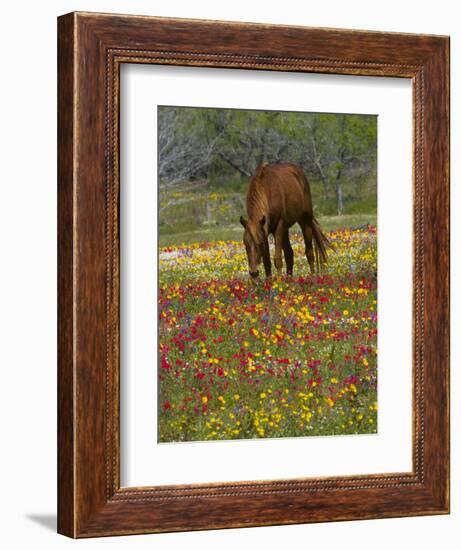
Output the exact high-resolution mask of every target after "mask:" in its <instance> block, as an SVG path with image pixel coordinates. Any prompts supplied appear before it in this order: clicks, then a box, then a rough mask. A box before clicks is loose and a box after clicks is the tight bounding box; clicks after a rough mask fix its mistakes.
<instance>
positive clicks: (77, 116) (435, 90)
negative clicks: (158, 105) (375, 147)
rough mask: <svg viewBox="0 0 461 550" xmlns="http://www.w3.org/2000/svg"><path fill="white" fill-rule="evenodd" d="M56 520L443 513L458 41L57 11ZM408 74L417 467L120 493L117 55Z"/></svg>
mask: <svg viewBox="0 0 461 550" xmlns="http://www.w3.org/2000/svg"><path fill="white" fill-rule="evenodd" d="M58 30H59V38H58V45H59V61H58V67H59V94H58V95H59V117H58V137H59V163H58V189H59V205H58V208H59V213H58V216H59V287H58V291H59V333H58V339H59V364H58V368H59V376H58V392H59V411H58V414H59V416H58V431H59V434H58V438H59V440H58V447H59V453H58V459H59V473H58V481H59V488H58V490H59V506H58V516H59V521H58V530H59V532H61V533H63V534H65V535H68V536H72V537H90V536H103V535H112V534H129V533H145V532H162V531H179V530H190V529H211V528H227V527H238V526H252V525H272V524H289V523H305V522H314V521H333V520H347V519H361V518H363V519H365V518H375V517H392V516H404V515H423V514H436V513H447V512H448V509H449V418H448V414H449V378H448V374H449V306H448V304H449V279H448V277H449V275H448V273H449V256H448V254H449V135H448V129H449V112H448V109H449V81H448V74H449V40H448V38H446V37H439V36H428V35H404V34H390V33H377V32H364V31H347V30H338V29H314V28H306V27H287V26H270V25H256V24H246V23H229V22H211V21H192V20H181V19H164V18H152V17H136V16H120V15H109V14H107V15H102V14H86V13H74V14H68V15H65V16H63V17H61V18H60V19H59V29H58ZM126 62H131V63H151V64H166V65H188V66H212V67H224V68H229V69H232V68H246V69H264V70H279V71H299V72H324V73H331V74H352V75H354V74H357V75H374V76H396V77H406V78H411V79H412V80H413V90H414V94H413V99H414V159H413V162H414V213H413V217H414V278H413V283H414V284H413V289H414V290H413V294H414V295H413V303H414V307H413V310H414V338H413V348H414V353H413V373H414V376H413V380H414V390H413V405H414V406H413V469H412V471H411V472H402V473H393V474H385V475H372V476H353V477H340V478H324V479H311V478H307V479H288V480H275V481H259V482H241V483H215V484H201V485H186V486H163V487H140V488H135V487H129V488H120V477H119V476H120V465H119V460H120V458H119V457H120V442H119V372H120V370H119V369H120V365H119V351H118V349H119V325H120V319H119V262H120V258H119V233H118V232H119V221H118V211H119V196H120V195H119V186H120V181H119V169H118V166H119V123H118V121H119V74H120V71H119V69H120V64H121V63H126Z"/></svg>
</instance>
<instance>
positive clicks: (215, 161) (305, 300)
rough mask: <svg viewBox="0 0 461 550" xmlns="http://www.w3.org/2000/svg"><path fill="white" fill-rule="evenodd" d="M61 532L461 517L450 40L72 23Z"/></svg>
mask: <svg viewBox="0 0 461 550" xmlns="http://www.w3.org/2000/svg"><path fill="white" fill-rule="evenodd" d="M58 71H59V75H58V76H59V90H58V147H59V160H58V233H59V235H58V265H59V277H58V281H59V285H58V293H59V299H58V304H59V310H58V317H59V323H58V397H59V399H58V531H59V532H60V533H62V534H64V535H67V536H70V537H75V538H77V537H97V536H108V535H122V534H135V533H156V532H165V531H183V530H196V529H218V528H229V527H244V526H261V525H276V524H294V523H309V522H319V521H337V520H352V519H371V518H384V517H399V516H414V515H429V514H446V513H449V39H448V37H442V36H432V35H411V34H396V33H380V32H366V31H352V30H339V29H318V28H308V27H288V26H278V25H263V24H247V23H231V22H221V21H199V20H185V19H167V18H157V17H141V16H139V17H138V16H123V15H111V14H93V13H71V14H68V15H64V16H62V17H60V18H59V20H58Z"/></svg>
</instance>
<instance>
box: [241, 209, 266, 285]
mask: <svg viewBox="0 0 461 550" xmlns="http://www.w3.org/2000/svg"><path fill="white" fill-rule="evenodd" d="M240 223H241V224H242V226H243V227H244V229H245V231H244V233H243V243H244V245H245V249H246V252H247V257H248V268H249V273H250V277H251V278H252V279H253V280H255V279H257V278H258V276H259V265H260V263H261V260H262V259H263V258H264V254H268V250H267V249H268V242H267V236H266V233H265V232H264V224H265V223H266V216H263V217H262V218H261V219H259V220H252V219H249V220H245V218H244V217H243V216H241V217H240Z"/></svg>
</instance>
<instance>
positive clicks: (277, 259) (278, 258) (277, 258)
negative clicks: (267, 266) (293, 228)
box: [274, 220, 285, 277]
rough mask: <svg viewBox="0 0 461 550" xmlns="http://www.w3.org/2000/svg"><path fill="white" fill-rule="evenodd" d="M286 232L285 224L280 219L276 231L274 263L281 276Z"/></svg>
mask: <svg viewBox="0 0 461 550" xmlns="http://www.w3.org/2000/svg"><path fill="white" fill-rule="evenodd" d="M284 233H285V228H284V226H283V222H282V220H280V221H279V223H278V225H277V228H276V230H275V233H274V245H275V252H274V265H275V269H276V270H277V275H278V276H279V277H280V276H281V275H282V267H283V262H282V248H283V236H284Z"/></svg>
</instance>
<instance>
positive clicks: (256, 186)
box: [240, 162, 332, 279]
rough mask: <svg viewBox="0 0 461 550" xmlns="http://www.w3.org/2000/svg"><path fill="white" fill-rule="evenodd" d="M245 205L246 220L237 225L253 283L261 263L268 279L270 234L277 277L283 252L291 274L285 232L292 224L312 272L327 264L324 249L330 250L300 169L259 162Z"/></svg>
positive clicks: (291, 267)
mask: <svg viewBox="0 0 461 550" xmlns="http://www.w3.org/2000/svg"><path fill="white" fill-rule="evenodd" d="M246 204H247V214H248V220H245V219H244V218H243V216H242V217H240V223H241V224H242V225H243V227H244V228H245V232H244V235H243V242H244V244H245V248H246V251H247V256H248V266H249V272H250V276H251V277H252V278H253V279H256V278H257V277H258V275H259V272H258V266H259V264H260V263H261V259H262V261H263V263H264V270H265V272H266V277H270V276H271V259H270V254H269V241H268V236H269V234H272V235H273V236H274V241H275V254H274V264H275V267H276V269H277V273H278V275H280V274H281V272H282V250H283V252H284V256H285V262H286V267H287V274H288V275H292V274H293V249H292V247H291V244H290V237H289V234H288V230H289V228H290V227H291V226H292V225H294V224H295V223H298V224H299V226H300V227H301V230H302V233H303V237H304V242H305V245H306V248H305V252H306V257H307V261H308V262H309V266H310V270H311V272H312V273H314V271H315V267H317V268H319V267H321V266H322V264H323V263H324V262H326V260H327V249H328V248H332V246H331V244H330V242H329V241H328V239H327V237H326V236H325V235H324V234H323V233H322V230H321V229H320V225H319V223H318V222H317V220H316V219H315V218H314V213H313V208H312V198H311V191H310V187H309V183H308V181H307V178H306V176H305V175H304V172H303V170H302V168H300V167H299V166H297V165H296V164H291V163H288V162H286V163H278V164H267V163H266V162H262V163H261V164H260V165H259V167H258V169H257V170H256V172H255V173H254V175H253V176H252V177H251V179H250V183H249V186H248V191H247V200H246Z"/></svg>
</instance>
